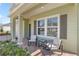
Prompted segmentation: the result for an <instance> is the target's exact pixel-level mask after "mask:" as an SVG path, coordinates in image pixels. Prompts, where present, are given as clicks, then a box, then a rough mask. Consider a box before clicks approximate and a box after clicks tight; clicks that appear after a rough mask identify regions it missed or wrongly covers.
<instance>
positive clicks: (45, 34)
mask: <svg viewBox="0 0 79 59" xmlns="http://www.w3.org/2000/svg"><path fill="white" fill-rule="evenodd" d="M53 17H57V18H58V21H57V24H58V25H57V28H58V29H57V38H60V14H56V15H53V16H47V17H43V18H39V19H37V23H36V25H37V27H36V28H37V29H36V30H37V32H36V33H37V36H46V37H51V36H47V28H48V25H47V20H48V18H53ZM39 20H44V21H45V24H44V35H39V34H38V21H39ZM53 27H54V26H53ZM40 28H41V27H40ZM50 28H52V27H50ZM52 38H54V37H52Z"/></svg>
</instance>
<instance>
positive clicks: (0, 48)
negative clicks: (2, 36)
mask: <svg viewBox="0 0 79 59" xmlns="http://www.w3.org/2000/svg"><path fill="white" fill-rule="evenodd" d="M0 55H1V56H29V55H30V53H29V51H28V50H27V49H23V48H21V47H19V46H18V45H17V44H16V43H13V42H10V41H4V42H0Z"/></svg>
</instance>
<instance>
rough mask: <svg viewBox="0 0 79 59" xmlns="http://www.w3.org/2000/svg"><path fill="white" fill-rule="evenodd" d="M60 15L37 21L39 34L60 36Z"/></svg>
mask: <svg viewBox="0 0 79 59" xmlns="http://www.w3.org/2000/svg"><path fill="white" fill-rule="evenodd" d="M59 29H60V27H59V16H58V15H57V16H53V17H46V18H42V19H39V20H38V21H37V35H45V36H51V37H58V38H59V35H60V33H59V31H60V30H59Z"/></svg>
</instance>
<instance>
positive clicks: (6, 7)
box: [0, 3, 10, 24]
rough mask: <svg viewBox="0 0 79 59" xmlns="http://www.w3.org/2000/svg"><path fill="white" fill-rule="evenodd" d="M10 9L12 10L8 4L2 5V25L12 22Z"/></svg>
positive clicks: (0, 21)
mask: <svg viewBox="0 0 79 59" xmlns="http://www.w3.org/2000/svg"><path fill="white" fill-rule="evenodd" d="M9 9H10V4H8V3H1V4H0V23H1V24H6V23H9V22H10V18H9V17H8V16H9Z"/></svg>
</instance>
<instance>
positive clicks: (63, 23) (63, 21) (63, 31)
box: [60, 14, 67, 39]
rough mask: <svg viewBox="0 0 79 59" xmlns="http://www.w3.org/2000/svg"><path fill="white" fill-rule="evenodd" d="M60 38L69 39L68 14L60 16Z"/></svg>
mask: <svg viewBox="0 0 79 59" xmlns="http://www.w3.org/2000/svg"><path fill="white" fill-rule="evenodd" d="M60 38H61V39H67V14H64V15H61V16H60Z"/></svg>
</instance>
